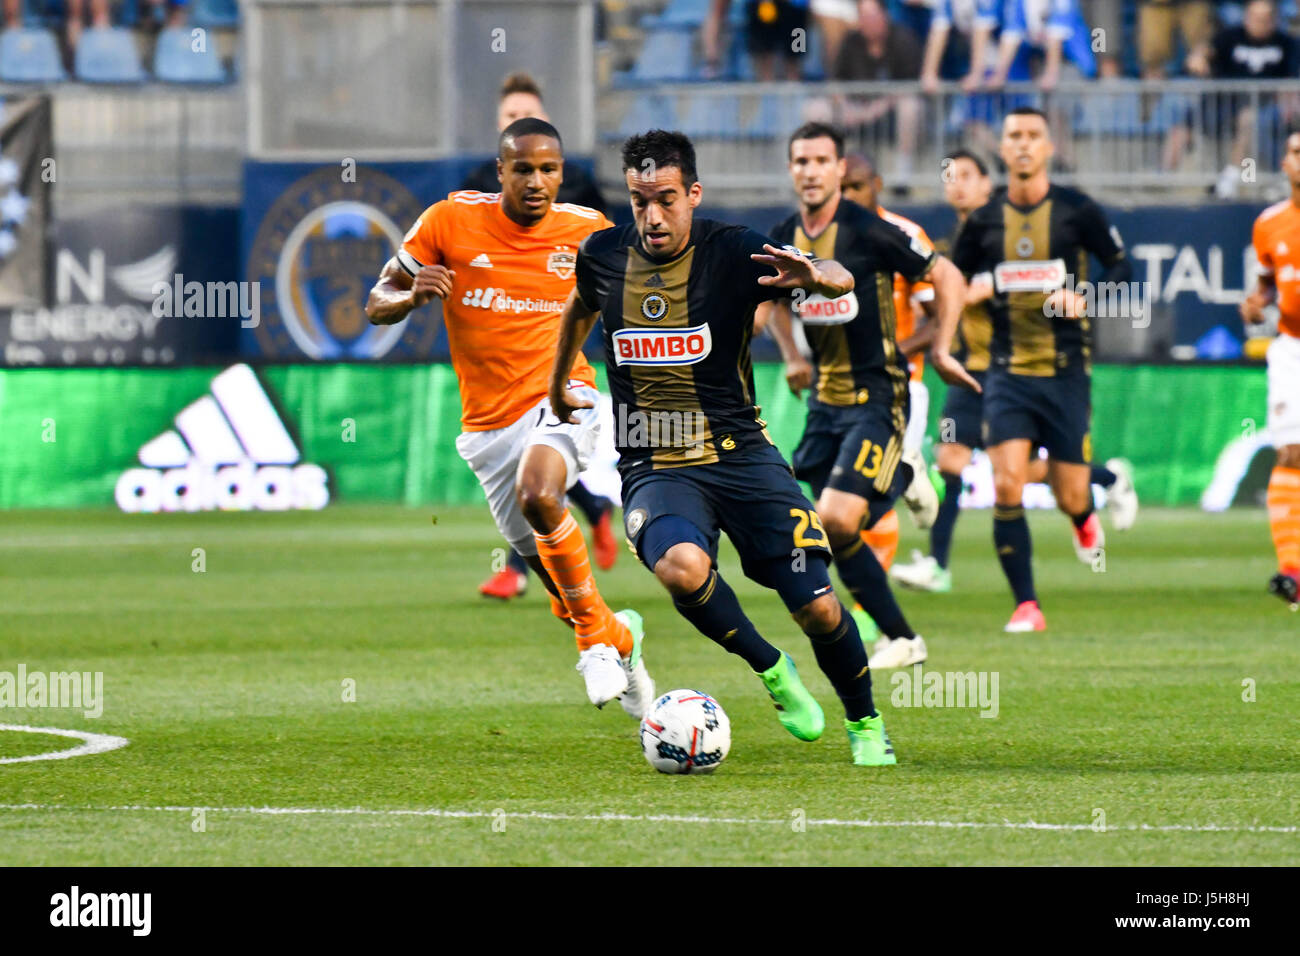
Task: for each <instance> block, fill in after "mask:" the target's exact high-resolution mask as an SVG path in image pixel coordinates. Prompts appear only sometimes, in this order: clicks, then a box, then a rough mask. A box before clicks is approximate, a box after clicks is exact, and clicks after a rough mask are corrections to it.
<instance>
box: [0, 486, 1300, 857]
mask: <svg viewBox="0 0 1300 956" xmlns="http://www.w3.org/2000/svg"><path fill="white" fill-rule="evenodd" d="M433 517H434V515H433V513H432V512H430V511H428V510H424V511H421V510H410V509H401V508H396V507H373V508H363V507H356V506H350V507H334V508H331V509H330V510H328V511H325V512H322V513H311V514H302V513H296V514H209V515H162V516H129V517H128V516H122V515H118V514H115V513H109V512H102V511H96V512H39V513H38V512H9V513H6V514H4V515H3V516H2V517H0V622H2V623H0V672H3V671H8V672H16V670H17V668H18V666H19V665H20V664H22V665H25V666H26V668H27V671H28V672H29V673H31V672H36V671H56V670H58V671H66V670H73V669H75V670H79V671H102V672H103V675H104V677H103V690H104V709H103V715H102V717H100V718H99V719H97V720H96V719H91V718H87V717H85V716H83V714H82V712H81V711H80V710H71V709H49V708H46V709H42V710H32V709H8V708H4V709H0V724H23V725H29V726H37V727H50V728H58V729H69V730H81V731H89V732H92V733H99V734H113V735H119V736H122V737H127V738H129V739H130V743H129V745H127V746H126V747H124V748H121V749H117V750H113V751H111V752H107V753H98V754H93V755H88V756H77V757H72V758H70V759H63V760H42V761H35V762H25V763H7V764H0V805H2V806H0V864H3V865H13V864H20V865H21V864H60V865H81V864H112V865H124V864H163V865H180V864H191V865H193V864H198V865H203V864H564V863H578V864H658V863H663V864H684V863H708V864H714V863H716V864H747V863H763V864H823V863H825V864H830V863H834V864H874V865H879V864H1218V865H1244V864H1296V863H1297V862H1300V833H1297V830H1296V824H1297V822H1300V819H1298V818H1300V812H1298V811H1300V756H1298V755H1297V747H1296V721H1297V715H1300V676H1298V675H1300V641H1298V640H1297V637H1298V634H1300V630H1298V628H1300V618H1298V617H1297V616H1296V615H1293V614H1291V613H1288V611H1287V610H1286V608H1285V607H1284V606H1283V605H1282V604H1281V602H1279V601H1277V600H1276V599H1274V598H1271V597H1269V596H1267V595H1266V594H1265V593H1264V583H1265V581H1266V580H1267V578H1268V576H1269V574H1271V572H1272V562H1271V550H1270V543H1269V538H1268V528H1267V524H1266V522H1265V518H1264V516H1263V514H1262V513H1256V512H1251V513H1241V512H1236V513H1231V514H1225V515H1218V516H1210V515H1204V514H1200V513H1198V512H1191V511H1158V510H1147V511H1144V512H1143V514H1142V517H1141V520H1140V521H1139V524H1138V526H1137V528H1135V529H1134V530H1133V531H1131V532H1129V533H1127V534H1125V535H1118V534H1113V533H1112V535H1111V541H1110V547H1109V551H1108V554H1107V567H1106V570H1105V572H1104V573H1094V572H1092V571H1091V570H1090V569H1088V568H1086V567H1085V566H1083V565H1081V564H1079V563H1078V561H1077V560H1076V559H1075V557H1074V554H1073V551H1072V549H1071V546H1070V541H1069V535H1068V528H1067V525H1066V524H1065V522H1064V519H1062V518H1061V517H1060V516H1059V515H1055V514H1046V513H1041V514H1034V515H1032V517H1031V523H1032V526H1033V530H1034V535H1035V539H1034V545H1035V552H1036V554H1035V558H1036V565H1037V572H1038V584H1039V591H1040V594H1041V596H1042V599H1043V606H1044V610H1045V611H1046V613H1047V617H1048V622H1049V626H1050V628H1051V629H1050V631H1048V633H1047V634H1045V635H1016V636H1012V635H1006V634H1003V633H1002V631H1001V627H1002V624H1003V623H1004V622H1005V620H1006V618H1007V616H1008V614H1009V613H1010V610H1011V601H1010V596H1009V594H1008V593H1007V591H1006V586H1005V584H1004V582H1003V580H1002V577H1001V574H1000V572H999V570H998V567H997V564H996V560H995V557H994V555H993V553H992V546H991V542H990V540H989V539H990V534H989V520H990V519H989V515H988V513H987V512H971V513H967V514H965V515H964V516H963V517H962V519H961V522H960V523H959V525H958V537H957V543H956V547H955V551H954V561H953V567H954V570H955V579H956V589H955V591H954V593H953V594H951V595H946V596H927V595H914V594H903V595H901V598H900V599H901V601H902V603H903V605H904V608H905V610H906V611H907V612H908V614H909V617H910V618H911V620H912V621H913V623H914V625H915V626H916V627H917V628H918V629H919V630H920V631H921V633H923V634H924V635H925V637H926V639H927V641H928V643H929V645H930V662H929V663H928V664H927V669H928V670H930V671H939V672H943V671H988V672H997V674H998V678H999V709H998V714H997V716H996V718H992V719H987V718H981V717H980V715H979V712H978V710H976V709H970V708H964V709H963V708H955V707H950V708H928V709H927V708H900V707H896V706H893V705H892V704H891V702H890V696H891V682H890V672H881V673H877V674H876V675H875V686H876V694H877V701H878V703H879V705H880V708H881V710H882V712H883V713H884V715H885V719H886V722H887V725H888V727H889V730H890V733H891V736H892V737H893V740H894V743H895V746H896V748H897V750H898V754H899V764H898V766H897V767H893V768H871V769H868V768H859V767H853V766H852V765H851V764H850V763H849V762H848V747H847V744H846V742H845V740H844V737H843V732H842V730H841V729H840V727H839V711H838V702H837V701H836V700H835V697H834V694H833V692H832V691H831V689H830V686H829V685H828V684H827V683H826V681H825V679H824V678H823V677H822V676H821V674H820V673H819V672H818V671H817V669H816V666H815V664H814V662H813V658H812V653H811V651H810V650H809V648H808V645H807V641H806V639H805V638H803V636H802V635H801V634H799V633H798V631H797V630H796V629H795V628H794V626H793V624H792V623H791V622H790V620H789V618H788V617H787V616H786V614H785V611H784V608H783V607H782V605H781V603H780V601H779V600H778V599H777V597H776V596H775V595H774V594H772V593H770V592H765V591H762V590H761V589H759V588H757V587H756V586H754V585H752V584H750V583H749V582H747V581H745V580H744V579H743V578H742V577H741V576H740V573H739V569H738V562H737V560H736V558H735V555H734V553H733V552H731V551H730V550H729V549H728V550H725V551H724V554H723V557H722V568H723V572H724V574H726V575H727V576H728V577H729V579H730V580H731V581H732V583H733V584H734V585H735V586H736V589H737V591H738V593H739V594H740V596H741V600H742V602H743V603H745V605H746V607H747V609H748V611H749V613H750V615H751V616H752V617H753V619H754V621H755V622H756V624H757V625H758V627H759V630H760V631H762V632H763V633H764V634H765V635H767V636H768V637H769V638H771V639H772V640H773V641H774V642H775V643H778V644H780V645H781V646H783V647H785V648H786V649H788V650H789V651H791V652H792V653H793V654H794V656H795V658H796V660H797V661H798V662H799V663H800V664H801V668H802V673H803V675H804V678H805V680H806V682H807V683H808V685H809V687H810V689H811V690H812V691H813V693H814V694H816V695H817V696H818V698H819V699H820V700H821V701H822V703H823V705H824V706H825V708H826V711H827V716H828V718H830V719H828V729H827V733H826V735H825V736H824V737H823V738H822V739H821V740H820V741H817V742H815V743H802V742H800V741H797V740H795V739H794V738H792V737H790V736H788V735H786V734H785V732H784V731H783V730H782V729H781V727H780V725H779V724H778V723H777V721H776V717H775V714H774V713H773V712H772V709H771V706H770V704H769V702H768V700H767V697H766V695H765V694H764V693H763V691H762V688H761V685H760V684H759V682H758V681H757V679H756V678H754V677H753V676H752V675H750V674H749V673H748V671H747V669H746V668H745V666H744V665H743V663H741V662H740V661H739V660H738V659H735V658H733V657H731V656H729V655H727V654H725V653H723V652H722V651H721V650H720V649H719V648H717V647H716V646H714V645H713V644H712V643H710V642H709V641H707V640H706V639H704V638H703V637H701V636H699V635H698V634H696V633H695V632H694V631H693V630H692V629H691V628H690V627H689V626H688V625H687V624H686V623H685V621H683V620H682V619H681V618H679V617H678V616H677V614H676V613H675V612H674V611H673V609H672V606H671V604H670V602H669V601H668V599H667V597H666V595H665V594H664V593H663V592H662V591H661V590H660V589H659V586H658V584H657V583H656V582H655V580H654V578H653V577H652V576H651V575H650V574H649V572H647V571H646V570H645V569H644V568H642V567H641V566H640V565H639V564H637V563H636V562H635V561H634V560H633V559H632V558H631V556H630V555H629V554H628V553H626V552H624V553H623V554H622V555H621V557H620V559H619V563H618V565H617V567H616V568H615V569H614V570H613V571H612V572H610V573H608V574H603V575H602V576H601V577H600V583H601V587H602V589H603V591H604V593H605V594H606V596H607V597H608V599H609V600H610V602H611V604H612V605H614V606H615V607H619V606H624V605H630V606H634V607H636V608H638V609H639V610H640V611H641V612H642V613H643V614H644V616H645V620H646V625H647V642H646V659H647V662H648V664H649V665H650V668H651V672H652V673H653V675H654V676H655V678H656V680H657V681H658V684H659V688H660V689H661V690H668V689H671V688H674V687H695V688H698V689H701V690H705V691H707V692H709V693H711V694H714V695H715V696H717V697H718V698H719V700H720V701H721V702H722V704H723V706H724V707H725V708H726V710H727V712H728V714H729V715H730V717H731V723H732V733H733V744H732V750H731V755H730V756H729V758H728V759H727V761H726V763H725V764H724V765H723V766H722V767H721V769H720V770H719V771H718V772H717V773H716V774H714V775H713V776H706V777H666V776H662V775H660V774H657V773H655V772H654V771H653V770H651V769H650V767H649V766H648V765H647V764H646V763H645V761H644V759H643V758H642V756H641V752H640V747H639V744H638V741H637V733H636V724H635V723H634V722H633V721H632V720H630V719H628V718H627V717H626V716H625V715H624V714H623V712H622V710H621V709H619V708H618V707H617V706H611V707H609V708H606V710H604V711H597V710H595V709H594V708H592V707H591V706H590V705H589V704H587V702H586V698H585V695H584V692H583V685H582V680H581V677H580V676H579V675H578V674H577V673H576V672H575V671H574V669H573V665H574V662H575V660H576V653H575V651H574V648H573V643H572V638H571V636H570V635H569V632H568V631H567V630H565V629H564V628H563V627H562V626H561V625H559V624H558V623H557V622H556V621H554V620H553V619H552V618H551V616H550V614H549V612H548V610H547V605H546V602H545V600H544V595H543V592H542V589H541V587H540V586H539V585H537V584H536V582H535V581H534V586H533V588H532V589H531V590H530V592H529V594H528V595H527V597H525V598H524V599H523V600H521V601H518V602H514V603H512V604H510V605H505V604H499V603H494V602H488V601H485V600H484V599H482V598H480V597H479V596H478V595H477V592H476V585H477V584H478V582H479V581H480V580H481V579H482V578H483V577H484V576H485V574H486V572H487V571H488V570H489V565H490V563H491V560H492V550H493V549H494V548H496V547H499V545H500V542H499V540H498V539H497V538H496V536H495V533H494V531H493V529H492V526H491V523H490V520H489V518H488V516H487V514H486V511H485V510H479V509H458V510H452V511H441V512H438V513H437V514H436V519H437V520H436V522H435V521H433V520H432V519H433ZM907 524H908V522H907V519H906V518H904V525H907ZM919 542H920V538H919V536H918V535H917V533H916V532H914V531H912V530H911V529H910V528H909V529H906V530H905V533H904V542H903V549H902V550H901V551H900V554H901V555H906V554H907V549H909V548H910V547H911V546H913V545H918V544H919ZM196 548H201V549H203V555H202V557H203V561H204V562H205V565H206V570H204V571H203V572H201V573H200V572H197V571H195V570H194V569H193V567H194V565H195V563H196V561H197V560H198V559H197V558H196V557H195V554H194V549H196ZM350 682H355V684H352V683H350ZM1252 686H1253V696H1254V700H1253V701H1246V700H1243V695H1246V696H1250V693H1249V690H1250V687H1252ZM350 687H354V688H355V691H354V692H355V701H347V700H345V697H347V696H349V691H348V688H350ZM78 743H79V741H76V740H69V739H65V738H61V737H51V736H46V735H36V734H27V733H15V732H0V758H9V757H16V756H24V755H32V754H38V753H42V752H48V751H51V750H60V749H65V748H68V747H72V746H75V745H77V744H78ZM200 808H206V810H204V812H203V813H201V814H200V813H198V812H197V810H198V809H200ZM1100 814H1104V823H1105V829H1104V830H1102V829H1101V828H1100V827H1099V826H1097V824H1098V823H1099V822H1100V821H1101V820H1102V819H1103V817H1102V816H1100Z"/></svg>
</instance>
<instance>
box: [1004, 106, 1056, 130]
mask: <svg viewBox="0 0 1300 956" xmlns="http://www.w3.org/2000/svg"><path fill="white" fill-rule="evenodd" d="M1007 116H1037V117H1038V118H1039V119H1040V120H1042V121H1043V122H1044V123H1045V124H1046V125H1047V126H1048V127H1049V128H1050V127H1051V125H1052V124H1051V123H1048V121H1047V114H1046V113H1044V112H1043V111H1042V110H1040V109H1039V108H1038V107H1037V106H1017V107H1016V108H1015V109H1013V110H1008V111H1007ZM1004 120H1005V117H1004Z"/></svg>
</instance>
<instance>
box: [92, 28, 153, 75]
mask: <svg viewBox="0 0 1300 956" xmlns="http://www.w3.org/2000/svg"><path fill="white" fill-rule="evenodd" d="M76 72H77V79H79V80H82V81H83V82H86V83H139V82H142V81H143V80H145V79H147V76H146V74H145V72H144V67H143V66H141V65H140V51H139V50H137V49H136V46H135V37H134V36H133V35H132V34H131V31H130V30H128V29H126V28H125V27H95V28H93V29H90V30H87V31H85V32H84V33H82V34H81V39H80V40H79V41H78V43H77V62H76Z"/></svg>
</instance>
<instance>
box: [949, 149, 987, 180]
mask: <svg viewBox="0 0 1300 956" xmlns="http://www.w3.org/2000/svg"><path fill="white" fill-rule="evenodd" d="M959 159H969V160H970V161H971V162H972V163H974V164H975V168H976V169H978V170H979V171H980V175H981V176H987V175H988V174H989V168H988V166H987V165H986V164H985V162H984V160H982V159H980V158H979V157H978V156H976V155H975V154H974V153H972V152H971V151H970V150H969V149H966V148H965V147H962V148H960V149H954V150H953V151H952V152H951V153H949V154H948V155H947V156H945V157H944V158H943V160H944V163H945V164H951V163H955V162H957V160H959Z"/></svg>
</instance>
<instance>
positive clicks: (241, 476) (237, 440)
mask: <svg viewBox="0 0 1300 956" xmlns="http://www.w3.org/2000/svg"><path fill="white" fill-rule="evenodd" d="M211 393H212V394H211V395H205V396H202V397H201V398H199V399H197V400H196V401H194V402H191V403H190V404H189V405H187V406H186V407H185V408H183V409H181V411H180V412H179V413H178V414H177V415H176V418H175V428H173V429H169V430H167V431H165V432H163V433H162V434H161V435H159V436H158V437H157V438H154V439H152V440H151V441H148V442H146V443H145V444H144V445H143V446H142V447H141V448H140V452H139V456H138V457H139V460H140V465H141V467H138V468H129V469H127V470H126V471H125V472H123V473H122V475H121V477H119V478H118V480H117V486H116V488H115V489H114V498H115V499H116V501H117V505H118V507H119V508H121V509H122V510H123V511H127V512H154V511H212V510H214V509H217V508H220V509H221V510H223V511H247V510H254V509H255V510H260V511H287V510H289V509H308V510H318V509H320V508H324V507H325V506H326V505H327V504H329V498H330V495H329V488H328V484H327V480H328V476H327V475H326V474H325V470H324V469H323V468H321V467H320V466H318V465H312V464H305V463H300V462H299V458H300V454H299V452H298V446H297V445H296V444H294V441H293V439H292V438H291V437H290V435H289V432H288V430H287V429H285V427H284V423H283V422H282V421H281V420H280V416H279V415H278V414H277V413H276V410H275V406H273V405H272V404H271V400H270V399H269V398H268V397H267V394H266V392H265V391H263V389H262V386H261V383H260V382H258V380H257V376H256V375H255V374H254V373H253V370H252V369H251V368H249V367H248V366H247V365H242V364H241V365H234V366H231V367H230V368H228V369H226V370H225V371H224V372H222V373H221V374H220V375H218V376H217V377H216V378H215V379H213V380H212V385H211Z"/></svg>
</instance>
